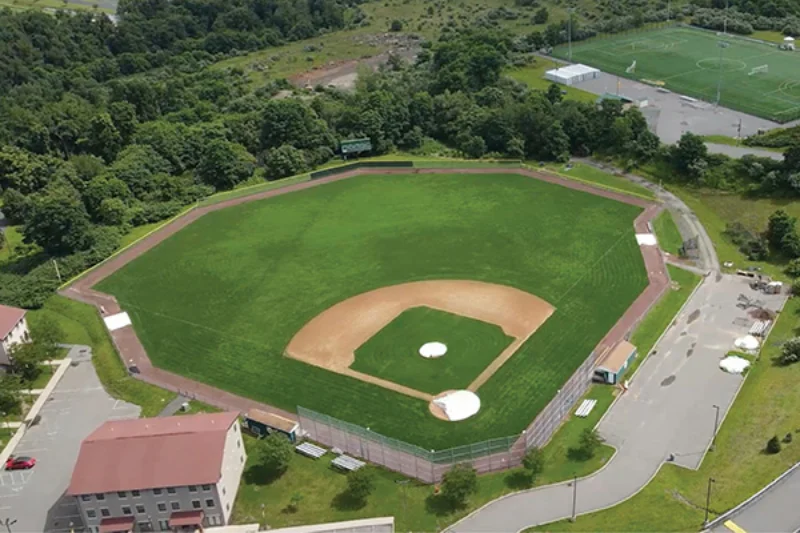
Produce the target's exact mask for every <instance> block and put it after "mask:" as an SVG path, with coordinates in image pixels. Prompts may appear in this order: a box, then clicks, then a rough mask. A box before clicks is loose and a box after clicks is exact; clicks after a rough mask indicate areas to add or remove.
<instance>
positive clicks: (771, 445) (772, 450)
mask: <svg viewBox="0 0 800 533" xmlns="http://www.w3.org/2000/svg"><path fill="white" fill-rule="evenodd" d="M780 451H781V441H780V440H778V436H777V435H775V436H773V437H772V438H771V439H769V440H768V441H767V453H769V454H776V453H780Z"/></svg>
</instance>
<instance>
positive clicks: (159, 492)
mask: <svg viewBox="0 0 800 533" xmlns="http://www.w3.org/2000/svg"><path fill="white" fill-rule="evenodd" d="M153 494H155V495H156V496H161V489H153Z"/></svg>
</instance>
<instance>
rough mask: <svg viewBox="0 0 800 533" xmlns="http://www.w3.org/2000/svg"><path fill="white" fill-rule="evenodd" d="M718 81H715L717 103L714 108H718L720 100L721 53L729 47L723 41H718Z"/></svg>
mask: <svg viewBox="0 0 800 533" xmlns="http://www.w3.org/2000/svg"><path fill="white" fill-rule="evenodd" d="M718 44H719V80H717V103H716V104H715V105H716V106H719V102H720V100H721V99H722V70H723V69H722V52H724V51H725V49H726V48H727V47H728V46H730V45H729V44H728V43H727V42H725V41H719V43H718Z"/></svg>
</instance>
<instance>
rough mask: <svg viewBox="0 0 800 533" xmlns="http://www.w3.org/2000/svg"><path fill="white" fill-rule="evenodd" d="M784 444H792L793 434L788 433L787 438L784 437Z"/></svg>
mask: <svg viewBox="0 0 800 533" xmlns="http://www.w3.org/2000/svg"><path fill="white" fill-rule="evenodd" d="M783 442H785V443H786V444H789V443H790V442H792V434H791V433H787V434H786V436H785V437H783Z"/></svg>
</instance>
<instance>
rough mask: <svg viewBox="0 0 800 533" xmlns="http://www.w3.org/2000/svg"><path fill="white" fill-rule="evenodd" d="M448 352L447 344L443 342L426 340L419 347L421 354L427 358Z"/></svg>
mask: <svg viewBox="0 0 800 533" xmlns="http://www.w3.org/2000/svg"><path fill="white" fill-rule="evenodd" d="M446 353H447V346H446V345H445V344H444V343H441V342H426V343H425V344H423V345H422V347H421V348H420V349H419V354H420V355H421V356H422V357H424V358H425V359H430V358H432V357H441V356H443V355H444V354H446Z"/></svg>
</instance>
